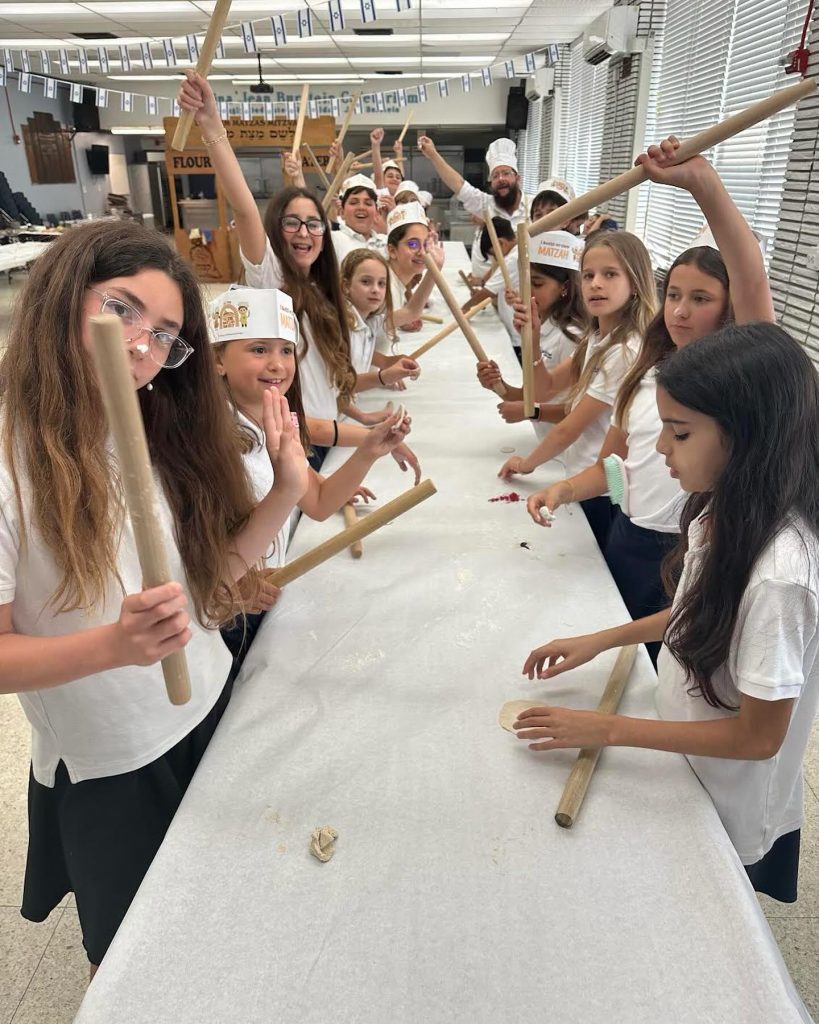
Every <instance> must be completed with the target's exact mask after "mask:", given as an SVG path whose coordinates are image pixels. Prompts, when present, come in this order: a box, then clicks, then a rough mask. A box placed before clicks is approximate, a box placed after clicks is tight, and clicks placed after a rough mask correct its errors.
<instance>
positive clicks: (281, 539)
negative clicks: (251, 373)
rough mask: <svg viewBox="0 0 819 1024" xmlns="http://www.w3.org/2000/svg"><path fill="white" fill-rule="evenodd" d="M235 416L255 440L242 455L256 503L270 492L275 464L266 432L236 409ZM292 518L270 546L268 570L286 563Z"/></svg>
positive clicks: (265, 558) (289, 517) (266, 564)
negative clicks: (269, 451) (269, 450)
mask: <svg viewBox="0 0 819 1024" xmlns="http://www.w3.org/2000/svg"><path fill="white" fill-rule="evenodd" d="M235 414H236V418H237V420H238V421H239V423H240V425H241V426H242V427H243V428H244V429H245V430H246V431H247V433H248V434H249V435H250V436H251V437H252V438H253V448H252V449H251V450H250V451H249V452H246V453H244V454H243V455H242V461H243V462H244V464H245V470H246V471H247V475H248V477H249V478H250V485H251V487H252V488H253V493H254V495H255V496H256V501H261V500H262V498H264V497H265V496H266V495H267V494H268V493H269V492H270V488H271V487H272V486H273V481H274V479H275V477H274V473H273V464H272V463H271V461H270V455H269V454H268V451H267V444H266V443H265V437H264V432H263V431H262V430H261V429H260V428H259V427H258V425H257V424H255V423H254V422H253V420H251V419H248V417H247V416H245V414H244V413H243V412H240V411H239V410H238V409H236V410H235ZM291 518H292V516H288V518H287V521H286V522H285V523H284V525H283V526H282V528H281V529H280V530H279V532H278V534H277V535H276V539H275V541H274V542H273V544H271V545H270V547H269V548H268V550H267V553H266V555H265V556H264V564H265V566H267V568H268V569H278V568H279V567H280V566H282V565H284V563H285V561H286V557H287V542H288V538H289V537H290V520H291Z"/></svg>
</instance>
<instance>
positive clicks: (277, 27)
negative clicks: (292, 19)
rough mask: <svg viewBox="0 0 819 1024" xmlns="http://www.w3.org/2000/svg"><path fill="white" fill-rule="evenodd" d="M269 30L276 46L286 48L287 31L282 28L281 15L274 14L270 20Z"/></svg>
mask: <svg viewBox="0 0 819 1024" xmlns="http://www.w3.org/2000/svg"><path fill="white" fill-rule="evenodd" d="M270 29H271V31H272V32H273V42H274V43H275V44H276V46H287V29H286V28H285V27H284V18H283V17H282V16H281V14H274V15H273V17H272V18H271V19H270Z"/></svg>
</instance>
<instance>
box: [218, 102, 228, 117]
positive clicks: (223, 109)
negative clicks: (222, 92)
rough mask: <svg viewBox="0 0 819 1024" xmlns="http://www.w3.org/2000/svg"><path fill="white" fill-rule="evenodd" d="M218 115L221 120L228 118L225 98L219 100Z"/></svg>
mask: <svg viewBox="0 0 819 1024" xmlns="http://www.w3.org/2000/svg"><path fill="white" fill-rule="evenodd" d="M219 117H221V119H222V120H223V121H227V119H228V105H227V100H219Z"/></svg>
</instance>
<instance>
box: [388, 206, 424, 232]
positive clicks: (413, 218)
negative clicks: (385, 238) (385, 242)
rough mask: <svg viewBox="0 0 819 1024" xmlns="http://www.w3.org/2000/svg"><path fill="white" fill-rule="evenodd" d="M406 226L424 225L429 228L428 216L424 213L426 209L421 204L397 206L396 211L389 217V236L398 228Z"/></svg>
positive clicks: (391, 211) (391, 212) (390, 213)
mask: <svg viewBox="0 0 819 1024" xmlns="http://www.w3.org/2000/svg"><path fill="white" fill-rule="evenodd" d="M404 224H423V225H424V227H428V226H429V221H428V220H427V215H426V214H425V213H424V208H423V206H421V204H420V203H402V205H401V206H396V207H395V209H394V210H390V212H389V216H388V217H387V234H388V235H391V234H392V232H393V231H395V229H396V228H400V227H401V226H402V225H404Z"/></svg>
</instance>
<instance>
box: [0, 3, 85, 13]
mask: <svg viewBox="0 0 819 1024" xmlns="http://www.w3.org/2000/svg"><path fill="white" fill-rule="evenodd" d="M78 13H79V14H81V13H82V10H81V9H80V8H78V7H77V5H76V4H49V3H45V4H0V15H6V16H8V15H13V14H67V15H76V14H78Z"/></svg>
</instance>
